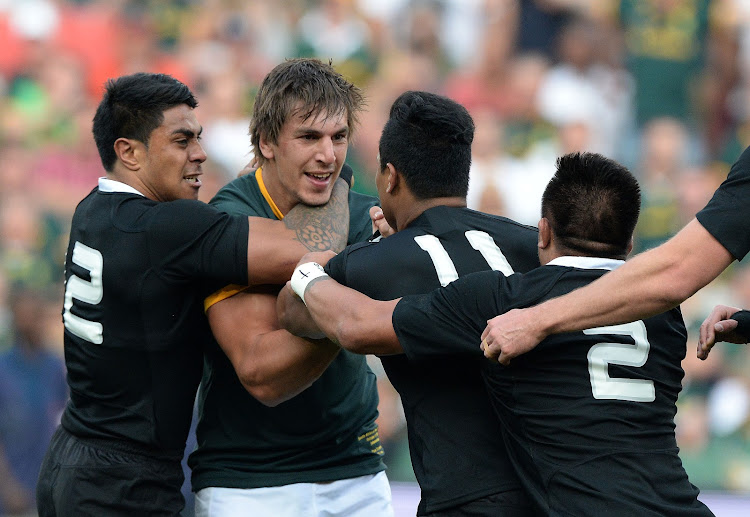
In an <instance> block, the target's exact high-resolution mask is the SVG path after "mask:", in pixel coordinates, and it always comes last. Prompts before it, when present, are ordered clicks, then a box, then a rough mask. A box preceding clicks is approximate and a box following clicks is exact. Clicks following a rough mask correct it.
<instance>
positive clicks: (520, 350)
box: [479, 308, 547, 366]
mask: <svg viewBox="0 0 750 517" xmlns="http://www.w3.org/2000/svg"><path fill="white" fill-rule="evenodd" d="M545 337H547V336H546V335H545V334H544V332H543V331H542V330H541V329H540V328H539V325H538V324H537V320H536V317H535V315H534V308H529V309H513V310H512V311H510V312H506V313H505V314H501V315H500V316H495V317H494V318H492V319H491V320H487V328H485V329H484V332H482V341H481V343H480V345H479V346H480V348H481V349H482V351H483V352H484V356H485V357H486V358H487V359H490V360H495V361H497V362H499V363H500V364H503V365H505V366H507V365H508V364H510V360H511V359H513V358H514V357H518V356H519V355H521V354H525V353H526V352H528V351H529V350H531V349H533V348H534V347H535V346H536V345H538V344H539V342H540V341H542V340H543V339H544V338H545Z"/></svg>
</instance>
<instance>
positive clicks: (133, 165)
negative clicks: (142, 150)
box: [114, 138, 140, 171]
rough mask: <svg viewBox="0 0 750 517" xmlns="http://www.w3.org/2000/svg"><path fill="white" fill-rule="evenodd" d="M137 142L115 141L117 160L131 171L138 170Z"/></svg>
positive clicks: (122, 139)
mask: <svg viewBox="0 0 750 517" xmlns="http://www.w3.org/2000/svg"><path fill="white" fill-rule="evenodd" d="M139 143H140V142H138V141H137V140H131V139H129V138H118V139H117V140H115V145H114V148H115V154H117V159H118V160H120V161H121V162H122V164H123V165H124V166H125V167H126V168H128V169H129V170H131V171H135V170H138V169H139V168H140V166H139V163H138V153H137V147H138V144H139Z"/></svg>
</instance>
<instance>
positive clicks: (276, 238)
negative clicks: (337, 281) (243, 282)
mask: <svg viewBox="0 0 750 517" xmlns="http://www.w3.org/2000/svg"><path fill="white" fill-rule="evenodd" d="M348 196H349V186H348V185H347V184H346V182H345V181H343V180H341V179H339V180H337V181H336V184H335V185H334V188H333V193H332V194H331V199H330V201H329V202H328V203H326V204H325V205H321V206H307V205H304V204H302V203H299V204H298V205H296V206H295V207H294V208H293V209H292V210H290V211H289V213H288V214H287V215H286V216H285V217H284V220H283V221H273V220H271V219H265V218H261V217H250V218H248V219H249V221H250V229H249V235H248V245H247V264H248V281H249V282H248V283H249V284H250V285H261V284H278V285H282V284H284V283H285V282H286V281H287V280H289V278H290V277H291V276H292V271H294V266H296V265H297V262H298V261H299V259H300V257H302V256H303V255H304V254H305V253H308V252H310V251H323V250H334V251H337V252H338V251H341V250H342V249H344V247H345V246H346V241H347V238H348V235H349V200H348Z"/></svg>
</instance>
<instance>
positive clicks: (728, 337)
mask: <svg viewBox="0 0 750 517" xmlns="http://www.w3.org/2000/svg"><path fill="white" fill-rule="evenodd" d="M739 310H740V309H738V308H737V307H729V306H727V305H717V306H716V307H714V310H712V311H711V314H709V316H708V318H706V319H705V320H704V321H703V323H702V324H701V328H700V336H699V338H698V358H699V359H703V360H705V359H706V358H707V357H708V354H709V353H710V352H711V348H713V346H714V345H715V344H716V343H717V342H719V341H727V342H729V343H746V342H747V337H746V336H744V335H742V334H739V333H738V332H735V329H736V328H737V321H736V320H733V319H731V317H732V315H733V314H734V313H735V312H738V311H739Z"/></svg>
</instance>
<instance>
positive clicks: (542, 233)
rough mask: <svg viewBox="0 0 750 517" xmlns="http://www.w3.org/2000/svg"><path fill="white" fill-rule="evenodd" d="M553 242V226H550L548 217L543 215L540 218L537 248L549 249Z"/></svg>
mask: <svg viewBox="0 0 750 517" xmlns="http://www.w3.org/2000/svg"><path fill="white" fill-rule="evenodd" d="M551 242H552V228H550V226H549V221H548V220H547V218H546V217H542V218H541V219H540V220H539V238H538V240H537V244H536V245H537V248H539V249H540V250H543V249H547V248H548V247H549V245H550V243H551Z"/></svg>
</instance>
